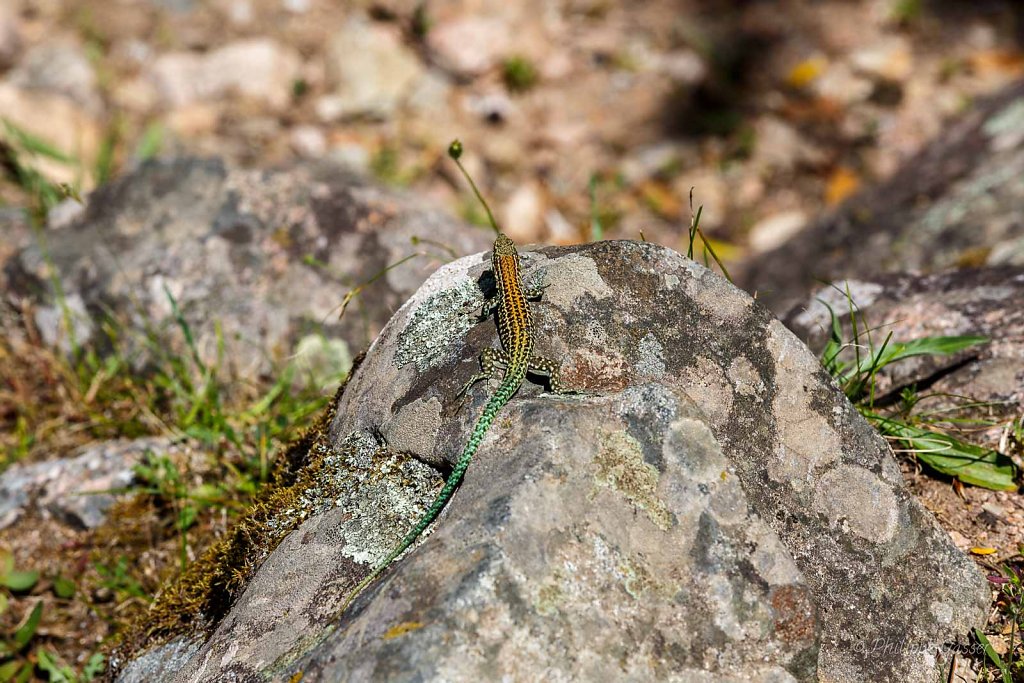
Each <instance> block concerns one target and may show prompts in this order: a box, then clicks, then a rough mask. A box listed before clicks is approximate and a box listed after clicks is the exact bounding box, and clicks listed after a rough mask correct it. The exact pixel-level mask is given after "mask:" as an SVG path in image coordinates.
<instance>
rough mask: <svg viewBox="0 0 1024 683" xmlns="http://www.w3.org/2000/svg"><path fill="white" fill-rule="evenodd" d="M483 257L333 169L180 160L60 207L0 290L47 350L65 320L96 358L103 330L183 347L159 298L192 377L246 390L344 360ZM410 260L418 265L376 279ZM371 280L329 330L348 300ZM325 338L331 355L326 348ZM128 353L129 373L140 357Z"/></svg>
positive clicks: (406, 202) (425, 214)
mask: <svg viewBox="0 0 1024 683" xmlns="http://www.w3.org/2000/svg"><path fill="white" fill-rule="evenodd" d="M488 242H489V240H488V236H487V233H486V232H485V231H483V230H480V229H478V228H472V227H470V226H468V225H466V224H463V223H459V222H458V221H454V220H452V219H451V218H450V217H449V216H447V215H446V214H444V213H442V212H441V211H437V210H430V209H429V208H428V209H424V206H423V203H422V200H416V199H414V198H412V197H410V196H408V195H406V194H403V193H401V192H398V191H394V190H388V189H384V188H381V187H379V186H377V185H374V184H372V183H370V182H368V181H367V180H366V179H361V178H358V177H356V176H354V175H353V174H351V173H348V172H346V171H344V170H342V169H340V168H338V167H337V166H331V165H326V164H325V165H315V164H314V165H300V166H293V167H287V168H279V169H270V170H247V169H241V168H237V167H235V166H231V165H228V164H226V163H225V162H222V161H219V160H212V159H211V160H200V159H187V158H186V159H177V160H168V161H152V162H148V163H146V164H144V165H143V166H142V167H141V168H139V169H138V170H136V171H135V172H133V173H130V174H128V175H126V176H123V177H121V178H118V179H117V180H115V181H113V182H111V183H110V184H109V185H105V186H104V187H102V188H101V189H99V190H97V191H96V192H95V193H93V194H92V195H90V196H89V197H88V201H87V204H86V206H85V207H76V205H74V204H73V203H70V202H69V203H66V204H65V205H62V206H61V207H59V210H58V211H56V212H55V213H53V214H51V221H50V225H49V226H48V230H47V240H46V243H45V244H31V245H30V246H28V247H27V248H24V249H21V250H19V251H17V252H16V253H14V254H12V255H8V254H5V252H4V249H3V248H0V269H2V270H3V271H4V274H5V277H4V278H3V279H0V284H5V286H6V290H7V291H6V292H5V293H6V294H7V296H8V297H9V298H10V299H12V300H18V299H20V298H21V297H28V298H29V299H30V300H31V301H33V303H34V308H33V310H34V316H35V320H34V321H33V322H34V323H35V324H36V325H37V327H38V328H39V329H40V332H41V333H42V335H43V338H44V340H45V341H47V342H50V343H53V344H63V345H64V346H68V341H69V336H68V335H67V332H66V330H63V329H62V328H61V324H62V321H63V320H64V318H65V310H67V311H70V314H71V317H72V319H73V321H74V324H75V341H76V342H77V343H78V344H95V345H97V346H99V347H101V348H102V347H103V346H104V345H105V344H106V343H107V340H106V339H104V338H103V336H104V335H103V327H104V325H103V321H104V320H107V319H109V318H113V319H114V320H115V322H116V324H117V326H118V329H126V330H142V331H148V330H155V331H157V334H156V335H154V336H156V337H159V339H160V343H161V344H166V343H170V342H171V341H173V340H178V341H179V342H180V341H181V339H182V335H181V333H180V330H178V329H177V327H178V323H177V322H176V319H175V315H174V311H173V307H172V304H171V302H170V299H169V298H168V292H169V293H170V294H171V295H172V296H173V297H174V298H175V299H176V301H177V306H178V308H179V309H180V311H181V313H182V315H183V318H184V320H185V321H187V323H188V325H189V327H190V328H191V332H192V334H193V335H194V336H195V339H196V346H197V347H198V351H199V353H200V355H201V357H202V358H203V360H204V362H206V363H208V364H214V363H217V362H220V363H221V364H227V365H228V366H229V367H231V368H233V369H235V370H236V371H237V374H238V375H239V376H241V377H246V378H252V377H254V376H256V375H257V374H259V373H266V372H268V371H270V370H271V369H273V368H274V367H276V366H277V365H278V364H280V362H281V361H282V360H283V359H285V358H289V357H292V356H294V355H295V354H297V353H299V354H301V353H308V354H309V355H311V356H314V355H319V356H320V357H323V356H328V357H329V358H334V359H344V358H345V357H348V358H349V360H350V359H351V356H352V355H355V353H356V352H358V351H359V350H361V349H364V348H366V346H368V345H369V343H370V342H371V341H373V339H374V337H375V336H376V335H377V333H378V332H379V331H380V328H381V327H382V326H383V325H384V323H385V322H387V319H388V318H389V317H390V315H391V313H392V312H393V311H394V310H395V309H396V308H397V307H398V306H399V305H401V303H402V302H403V301H405V300H406V299H407V298H408V297H409V295H410V294H412V293H413V292H414V291H415V290H416V288H417V287H418V286H419V285H420V283H422V282H423V280H424V279H425V278H426V277H427V276H428V275H429V274H430V273H432V272H433V271H434V270H436V269H437V267H438V266H439V265H440V264H442V263H445V262H447V261H449V260H451V259H453V258H455V257H456V256H458V255H461V254H466V253H472V252H475V251H479V250H481V249H484V248H486V246H487V244H488ZM412 254H421V256H417V257H415V258H413V259H411V260H410V261H408V262H406V263H404V264H403V265H401V266H400V267H396V268H394V269H392V270H389V271H387V272H386V273H383V274H381V273H382V271H383V270H384V269H385V268H386V267H387V266H388V265H390V264H394V263H396V262H398V261H399V260H401V259H403V258H405V257H408V256H410V255H412ZM54 270H55V271H56V277H57V278H58V279H59V281H60V283H61V287H62V290H63V294H62V296H63V305H64V306H66V309H65V308H63V307H62V305H61V303H62V302H61V301H60V300H59V299H58V297H56V296H55V294H54V292H53V290H52V287H51V283H52V279H53V278H52V277H51V275H52V273H53V271H54ZM378 274H381V277H379V278H378V279H377V280H376V281H375V282H374V283H373V284H371V285H369V286H367V287H366V288H365V289H364V290H363V291H362V293H361V295H360V296H359V297H358V298H356V299H355V300H354V301H353V302H352V303H351V304H350V306H349V309H348V311H347V312H346V315H345V316H344V317H343V318H342V319H341V320H340V321H339V320H338V313H339V307H340V305H341V304H342V302H343V301H344V298H345V294H346V293H347V292H349V291H350V290H351V289H352V288H353V287H355V286H357V285H359V284H361V283H365V282H367V281H368V280H369V279H370V278H372V277H374V276H375V275H378ZM214 321H216V322H217V323H218V324H219V326H220V334H219V335H218V329H217V327H215V325H214V324H213V323H214ZM161 331H162V332H161ZM122 336H123V337H124V338H125V339H123V340H122V341H123V342H125V341H126V342H129V343H130V342H131V341H132V340H135V339H144V338H145V335H144V334H137V335H132V334H124V335H122ZM328 339H329V340H330V344H333V345H334V346H335V347H339V346H341V347H342V348H333V349H332V348H324V347H325V346H327V341H326V340H328ZM222 340H223V344H224V351H223V355H222V356H221V357H220V358H218V347H219V344H220V343H221V341H222ZM137 346H138V347H139V348H138V354H137V358H138V362H139V364H140V365H142V364H143V363H144V362H145V360H146V359H147V358H148V357H149V352H150V349H147V348H146V345H145V344H144V343H140V344H137ZM179 346H181V347H183V344H179ZM122 351H124V350H122ZM313 362H316V359H314V360H313ZM342 362H343V361H342ZM345 369H346V368H344V367H341V368H336V369H335V370H336V372H335V374H337V372H338V371H341V372H343V371H344V370H345Z"/></svg>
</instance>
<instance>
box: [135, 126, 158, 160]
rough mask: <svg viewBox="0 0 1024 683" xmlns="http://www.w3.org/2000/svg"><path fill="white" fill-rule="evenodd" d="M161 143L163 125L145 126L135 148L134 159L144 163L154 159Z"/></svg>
mask: <svg viewBox="0 0 1024 683" xmlns="http://www.w3.org/2000/svg"><path fill="white" fill-rule="evenodd" d="M163 142H164V127H163V125H162V124H160V123H159V122H154V123H151V124H149V125H148V126H146V130H145V131H144V132H143V133H142V139H141V140H140V141H139V144H138V146H137V147H136V148H135V158H136V159H138V160H139V161H145V160H146V159H150V158H152V157H155V156H156V155H157V153H158V152H159V151H160V147H162V146H163Z"/></svg>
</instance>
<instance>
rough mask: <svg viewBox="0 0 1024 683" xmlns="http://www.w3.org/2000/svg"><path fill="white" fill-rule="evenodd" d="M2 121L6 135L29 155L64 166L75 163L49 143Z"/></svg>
mask: <svg viewBox="0 0 1024 683" xmlns="http://www.w3.org/2000/svg"><path fill="white" fill-rule="evenodd" d="M0 120H2V121H3V124H4V127H5V128H6V129H7V133H8V135H10V137H11V138H12V139H13V140H14V141H15V142H16V143H17V144H18V146H19V147H21V149H23V150H24V151H26V152H29V153H31V154H38V155H39V156H42V157H47V158H49V159H53V160H54V161H59V162H61V163H65V164H74V163H76V161H75V159H74V157H72V156H69V155H67V154H65V153H64V152H62V151H60V150H59V149H57V148H56V147H54V146H53V145H51V144H50V143H48V142H46V141H45V140H43V139H42V138H38V137H36V136H35V135H32V134H31V133H29V132H28V131H26V130H24V129H23V128H20V127H18V126H16V125H14V124H13V123H11V122H10V121H8V120H7V119H0Z"/></svg>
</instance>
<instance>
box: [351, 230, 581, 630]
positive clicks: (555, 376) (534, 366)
mask: <svg viewBox="0 0 1024 683" xmlns="http://www.w3.org/2000/svg"><path fill="white" fill-rule="evenodd" d="M491 268H492V270H493V272H494V282H495V285H496V288H497V297H496V300H495V301H493V302H490V303H489V304H488V305H485V307H484V311H483V315H482V316H481V319H485V318H486V317H489V316H490V315H491V314H492V313H494V314H495V318H496V324H497V328H498V339H499V340H500V342H501V348H500V349H495V348H488V349H485V350H484V352H483V353H481V354H480V369H481V372H480V373H478V374H476V375H474V376H473V377H472V378H471V379H470V380H469V382H467V383H466V385H465V386H464V387H463V388H462V390H461V391H460V392H459V396H462V395H464V394H465V393H466V392H468V391H469V389H470V387H472V386H473V385H474V384H476V383H477V382H479V381H481V380H485V379H489V378H490V377H491V376H492V375H493V374H494V370H495V369H496V368H499V369H500V368H502V367H503V368H504V375H503V377H502V379H501V383H500V384H499V385H498V388H497V389H495V391H494V393H493V394H492V395H491V398H490V399H489V400H488V401H487V404H486V405H485V406H484V409H483V411H482V412H481V413H480V417H478V418H477V420H476V424H475V425H474V427H473V431H472V432H470V435H469V439H468V440H467V441H466V445H465V446H464V447H463V449H462V454H461V456H460V457H459V460H458V462H457V463H456V464H455V467H454V468H453V469H452V472H451V474H450V475H449V476H448V480H447V481H446V482H445V485H444V488H442V489H441V492H440V493H439V494H438V495H437V497H436V498H435V499H434V502H433V503H431V505H430V507H429V508H427V511H426V512H425V513H424V514H423V516H422V517H421V518H420V520H419V521H418V522H417V523H416V526H414V527H413V528H412V530H411V531H409V532H408V533H407V534H406V535H405V537H404V538H403V539H402V541H401V542H400V543H399V544H398V545H397V546H395V547H394V549H392V550H391V552H389V553H388V554H387V555H386V556H385V557H384V559H383V560H381V561H380V562H379V563H378V564H377V565H376V566H375V567H374V568H373V570H372V571H371V572H370V573H369V574H367V576H366V577H365V578H364V579H363V580H362V581H360V582H359V583H358V584H357V585H356V587H355V588H354V589H353V590H352V593H351V594H350V595H349V598H348V599H347V600H346V601H345V604H344V605H343V606H342V609H341V612H342V613H344V612H345V611H347V610H348V608H349V606H350V605H351V604H352V601H353V600H355V598H356V596H358V595H359V594H360V593H361V592H362V591H363V590H364V589H365V588H366V587H367V586H369V585H370V584H371V583H373V581H374V580H376V579H377V577H379V576H380V575H381V574H382V573H383V572H384V570H385V569H387V568H388V566H389V565H390V564H391V563H392V562H394V560H395V559H396V558H397V557H398V556H399V555H401V554H402V553H403V552H405V551H406V550H407V549H408V548H409V547H410V546H411V545H412V544H413V543H415V542H416V539H418V538H419V537H420V536H421V535H422V534H423V532H424V531H425V530H426V529H427V527H428V526H430V524H431V523H432V522H433V521H434V520H435V519H437V516H438V515H440V514H441V511H442V510H443V509H444V507H445V505H446V504H447V503H448V501H449V500H450V499H451V497H452V496H453V495H454V494H455V490H456V489H457V488H458V487H459V484H461V483H462V478H463V475H465V473H466V469H468V468H469V463H470V461H471V460H472V459H473V456H474V455H476V452H477V449H478V448H479V447H480V442H481V441H482V440H483V438H484V435H485V434H486V433H487V430H488V429H489V428H490V426H491V425H492V424H493V423H494V420H495V418H496V417H497V415H498V411H500V410H501V409H502V408H503V407H504V406H505V404H506V403H508V402H509V400H510V399H511V398H512V397H513V396H514V395H515V393H516V392H517V391H519V387H520V386H522V384H523V381H524V380H525V379H526V374H527V373H528V372H529V373H531V374H535V375H541V376H546V377H547V379H548V388H549V389H550V390H551V392H552V393H556V394H557V393H563V391H564V390H563V388H562V385H561V381H560V379H559V366H558V364H557V363H554V362H553V361H550V360H548V359H546V358H541V357H538V356H535V355H534V354H533V347H534V342H535V341H536V336H535V332H534V325H533V315H532V313H531V312H530V305H529V304H528V303H527V300H528V299H538V298H540V295H541V292H542V290H543V288H542V287H537V288H533V289H530V290H527V289H526V288H525V286H524V284H523V275H522V261H521V260H520V258H519V253H518V252H517V251H516V245H515V243H514V242H513V241H512V240H511V239H509V238H508V237H507V236H506V235H505V234H504V233H502V232H500V231H498V236H497V238H496V239H495V240H494V247H493V250H492V252H491Z"/></svg>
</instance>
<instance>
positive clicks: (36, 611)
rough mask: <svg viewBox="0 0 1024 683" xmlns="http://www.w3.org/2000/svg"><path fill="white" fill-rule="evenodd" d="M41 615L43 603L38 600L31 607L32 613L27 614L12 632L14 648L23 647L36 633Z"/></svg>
mask: <svg viewBox="0 0 1024 683" xmlns="http://www.w3.org/2000/svg"><path fill="white" fill-rule="evenodd" d="M42 616H43V603H42V602H41V601H40V602H37V603H36V606H35V607H33V608H32V614H30V615H28V619H27V620H26V621H25V623H24V624H22V625H21V627H20V628H19V629H18V630H17V631H15V632H14V648H15V649H16V650H20V649H22V648H24V647H25V646H26V645H28V643H29V641H30V640H32V636H34V635H35V634H36V629H37V628H39V620H40V619H41V618H42Z"/></svg>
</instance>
